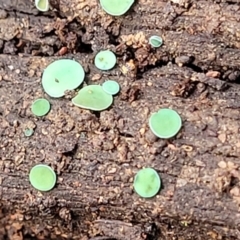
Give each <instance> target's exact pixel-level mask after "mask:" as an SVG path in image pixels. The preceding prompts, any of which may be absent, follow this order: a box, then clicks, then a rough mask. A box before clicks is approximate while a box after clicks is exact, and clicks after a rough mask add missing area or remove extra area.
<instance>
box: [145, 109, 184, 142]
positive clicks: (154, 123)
mask: <svg viewBox="0 0 240 240" xmlns="http://www.w3.org/2000/svg"><path fill="white" fill-rule="evenodd" d="M149 127H150V129H151V131H152V132H153V133H154V134H155V135H156V136H157V137H159V138H164V139H169V138H172V137H174V136H175V135H176V134H177V133H178V132H179V130H180V129H181V127H182V119H181V117H180V116H179V114H178V113H177V112H176V111H174V110H172V109H168V108H163V109H160V110H159V111H158V112H156V113H153V114H152V115H151V117H150V119H149Z"/></svg>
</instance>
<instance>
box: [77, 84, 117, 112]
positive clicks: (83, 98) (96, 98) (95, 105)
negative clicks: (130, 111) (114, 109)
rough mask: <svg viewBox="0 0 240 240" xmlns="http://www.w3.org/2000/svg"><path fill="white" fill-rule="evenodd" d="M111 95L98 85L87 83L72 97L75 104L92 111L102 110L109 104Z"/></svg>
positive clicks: (111, 99)
mask: <svg viewBox="0 0 240 240" xmlns="http://www.w3.org/2000/svg"><path fill="white" fill-rule="evenodd" d="M112 102H113V97H112V95H110V94H108V93H106V92H105V91H104V90H103V88H102V86H100V85H88V86H86V87H84V88H82V89H80V91H79V92H78V94H77V95H76V96H75V97H74V98H73V99H72V103H73V104H74V105H75V106H78V107H81V108H85V109H89V110H92V111H102V110H105V109H107V108H109V107H110V106H111V104H112Z"/></svg>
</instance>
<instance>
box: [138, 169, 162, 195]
mask: <svg viewBox="0 0 240 240" xmlns="http://www.w3.org/2000/svg"><path fill="white" fill-rule="evenodd" d="M133 188H134V190H135V192H136V193H137V194H138V195H139V196H141V197H143V198H151V197H154V196H155V195H156V194H157V193H158V192H159V190H160V188H161V179H160V177H159V175H158V173H157V171H156V170H154V169H153V168H143V169H141V170H140V171H138V173H137V174H136V175H135V177H134V182H133Z"/></svg>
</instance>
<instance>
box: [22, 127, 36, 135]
mask: <svg viewBox="0 0 240 240" xmlns="http://www.w3.org/2000/svg"><path fill="white" fill-rule="evenodd" d="M33 133H34V130H33V129H32V128H26V129H25V130H24V135H25V136H26V137H31V136H32V135H33Z"/></svg>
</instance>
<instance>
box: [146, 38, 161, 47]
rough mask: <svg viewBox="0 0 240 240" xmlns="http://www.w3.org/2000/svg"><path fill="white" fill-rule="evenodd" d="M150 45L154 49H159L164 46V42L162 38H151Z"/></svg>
mask: <svg viewBox="0 0 240 240" xmlns="http://www.w3.org/2000/svg"><path fill="white" fill-rule="evenodd" d="M149 43H150V45H151V46H152V47H154V48H158V47H161V46H162V44H163V40H162V38H161V37H159V36H151V37H150V38H149Z"/></svg>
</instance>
